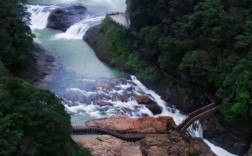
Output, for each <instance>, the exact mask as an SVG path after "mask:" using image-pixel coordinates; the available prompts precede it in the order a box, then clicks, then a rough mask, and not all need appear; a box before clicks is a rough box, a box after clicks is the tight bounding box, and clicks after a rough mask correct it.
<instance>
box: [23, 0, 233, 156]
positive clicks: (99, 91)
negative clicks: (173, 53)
mask: <svg viewBox="0 0 252 156" xmlns="http://www.w3.org/2000/svg"><path fill="white" fill-rule="evenodd" d="M99 1H100V2H103V0H99ZM71 2H72V1H71ZM87 2H88V3H89V5H91V3H92V2H95V3H93V4H94V6H95V4H96V3H98V1H97V0H96V1H94V0H87ZM106 2H108V3H112V4H113V5H114V4H115V3H114V0H108V1H106ZM57 7H58V6H54V5H48V6H40V5H27V10H28V12H30V13H31V25H30V27H31V29H32V30H33V32H34V33H35V35H36V36H37V39H36V40H37V41H39V42H40V43H41V44H42V45H43V46H44V47H46V48H47V49H49V51H51V52H52V55H54V56H55V57H56V58H57V59H56V64H58V66H57V67H56V69H55V71H54V73H53V78H52V80H51V83H50V82H49V83H50V84H49V89H50V90H51V91H53V92H54V93H55V94H57V95H58V96H60V97H61V98H62V99H63V100H64V105H65V108H66V110H67V111H68V112H69V113H70V114H72V115H71V116H72V124H73V125H74V124H79V122H82V123H83V122H84V121H85V120H90V119H94V118H101V117H106V116H111V115H114V114H124V115H127V116H130V117H142V116H161V115H162V116H171V117H173V119H174V121H175V123H176V124H179V123H181V122H182V121H183V120H184V119H185V117H186V116H184V115H182V114H181V113H180V111H179V110H177V109H175V108H171V107H167V104H166V102H165V101H163V100H162V99H161V97H160V96H159V95H157V94H156V93H155V92H154V91H152V90H149V89H148V88H147V87H145V86H144V85H143V84H142V83H141V82H140V81H139V80H138V79H137V78H136V77H135V76H131V77H130V78H128V79H127V78H120V77H118V76H117V75H118V74H116V73H117V72H116V71H115V70H113V69H110V68H108V67H106V66H105V65H103V64H102V63H101V62H100V61H99V60H98V59H97V58H96V57H95V54H94V52H93V51H92V49H90V48H89V47H88V46H87V44H85V42H84V41H82V40H81V39H82V37H83V35H84V34H85V33H86V31H87V30H88V29H89V28H90V27H91V26H94V25H96V24H99V23H100V22H101V20H102V19H103V18H104V17H105V13H104V14H103V15H102V13H98V14H97V15H93V14H92V13H88V14H87V16H86V17H84V18H83V20H82V21H80V22H78V23H76V24H74V25H72V26H71V27H70V28H69V29H68V30H67V31H66V32H65V33H63V32H60V31H55V30H52V29H47V28H46V24H47V18H48V16H49V14H50V11H51V10H53V9H55V8H57ZM108 10H110V9H108ZM66 39H67V40H66ZM66 44H67V45H66ZM87 58H88V59H87ZM94 64H95V65H94ZM94 70H95V71H94ZM119 75H120V74H119ZM134 96H147V97H149V98H150V99H152V100H153V101H155V102H156V103H157V104H158V106H159V107H160V108H161V110H162V112H161V113H160V114H157V115H154V114H153V113H152V112H151V111H150V110H149V109H148V108H147V107H146V106H145V105H140V104H138V103H137V101H136V100H135V99H134ZM194 124H195V125H197V126H195V127H197V128H192V127H189V129H188V131H189V132H190V134H191V135H192V136H194V137H201V138H203V132H202V127H201V125H200V123H199V122H198V121H197V122H195V123H194ZM204 141H205V142H206V143H207V144H208V145H209V146H210V147H211V149H212V150H213V151H214V152H215V153H216V154H217V155H220V156H232V154H230V153H228V152H227V151H225V150H223V149H221V148H219V147H216V146H214V145H213V144H211V143H210V142H209V141H207V140H205V139H204Z"/></svg>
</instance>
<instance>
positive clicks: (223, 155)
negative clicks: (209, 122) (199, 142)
mask: <svg viewBox="0 0 252 156" xmlns="http://www.w3.org/2000/svg"><path fill="white" fill-rule="evenodd" d="M203 141H204V142H205V143H206V144H207V145H208V146H209V147H210V148H211V150H212V151H213V152H214V153H215V154H216V155H217V156H236V155H234V154H232V153H229V152H228V151H226V150H224V149H223V148H220V147H218V146H215V145H214V144H212V143H210V142H209V141H208V140H206V139H203Z"/></svg>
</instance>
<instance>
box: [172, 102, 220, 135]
mask: <svg viewBox="0 0 252 156" xmlns="http://www.w3.org/2000/svg"><path fill="white" fill-rule="evenodd" d="M218 108H219V106H216V105H215V104H214V103H212V104H209V105H207V106H205V107H202V108H200V109H198V110H196V111H194V112H192V113H190V114H188V115H187V117H186V119H185V120H184V121H183V122H182V123H181V124H180V125H178V126H177V127H176V129H177V130H178V131H180V132H183V131H185V130H186V129H187V128H188V127H189V126H190V125H191V124H192V123H193V122H195V121H197V120H200V119H203V118H205V117H206V116H208V115H211V114H213V113H215V112H216V111H217V110H218Z"/></svg>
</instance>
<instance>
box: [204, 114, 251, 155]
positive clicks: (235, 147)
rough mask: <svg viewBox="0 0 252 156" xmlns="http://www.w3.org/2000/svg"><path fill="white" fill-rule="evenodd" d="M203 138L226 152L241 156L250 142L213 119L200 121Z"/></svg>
mask: <svg viewBox="0 0 252 156" xmlns="http://www.w3.org/2000/svg"><path fill="white" fill-rule="evenodd" d="M201 124H202V128H203V131H204V133H203V135H204V138H206V139H208V140H210V141H211V142H212V143H214V144H215V145H218V146H220V147H222V148H224V149H226V150H227V151H229V152H231V153H234V154H237V155H243V154H244V153H245V152H246V151H247V150H248V148H249V145H250V143H251V140H249V138H248V137H247V136H244V134H240V133H241V132H239V131H237V130H235V129H233V128H231V127H226V126H223V125H221V124H220V123H219V122H218V120H217V119H216V118H215V117H209V118H206V119H204V120H201Z"/></svg>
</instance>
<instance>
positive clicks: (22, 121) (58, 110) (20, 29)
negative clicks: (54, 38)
mask: <svg viewBox="0 0 252 156" xmlns="http://www.w3.org/2000/svg"><path fill="white" fill-rule="evenodd" d="M0 3H1V5H0V134H1V135H0V155H1V156H9V155H74V156H78V155H90V153H89V151H87V150H86V149H82V148H80V147H78V146H77V145H75V144H74V143H73V142H72V140H71V137H70V134H71V124H70V117H69V115H68V114H67V113H66V112H65V111H64V106H63V105H62V103H61V100H60V99H59V98H57V97H56V96H55V95H53V94H52V93H50V92H49V91H45V90H41V89H37V88H35V87H34V86H32V85H30V84H29V83H28V82H25V81H23V80H20V79H18V78H14V76H17V75H18V73H19V72H20V71H22V70H25V69H26V68H27V67H28V66H30V65H31V63H32V62H34V59H33V56H32V54H31V50H32V49H31V48H32V44H33V39H32V37H33V35H32V33H31V30H30V28H29V27H28V26H27V25H26V24H27V23H28V21H29V14H28V13H26V12H25V8H24V7H23V4H22V3H24V1H23V0H8V1H7V0H0Z"/></svg>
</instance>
